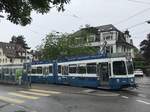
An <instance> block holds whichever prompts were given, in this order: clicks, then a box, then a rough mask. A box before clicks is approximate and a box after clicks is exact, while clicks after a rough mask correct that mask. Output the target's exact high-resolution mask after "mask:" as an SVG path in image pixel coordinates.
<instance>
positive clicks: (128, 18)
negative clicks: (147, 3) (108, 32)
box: [115, 8, 150, 25]
mask: <svg viewBox="0 0 150 112" xmlns="http://www.w3.org/2000/svg"><path fill="white" fill-rule="evenodd" d="M148 10H150V8H146V9H144V10H142V11H140V12H137V13H135V14H134V15H132V16H129V17H127V18H126V19H124V20H121V21H119V22H117V23H115V25H118V24H121V23H124V22H127V21H128V20H130V19H132V18H134V17H136V16H138V15H140V14H142V13H145V12H146V11H148Z"/></svg>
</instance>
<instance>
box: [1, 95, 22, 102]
mask: <svg viewBox="0 0 150 112" xmlns="http://www.w3.org/2000/svg"><path fill="white" fill-rule="evenodd" d="M0 100H3V101H5V102H11V103H17V104H21V103H24V101H23V100H19V99H14V98H9V97H5V96H0Z"/></svg>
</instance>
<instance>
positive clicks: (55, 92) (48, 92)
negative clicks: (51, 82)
mask: <svg viewBox="0 0 150 112" xmlns="http://www.w3.org/2000/svg"><path fill="white" fill-rule="evenodd" d="M29 90H30V91H34V92H40V93H47V94H60V93H61V92H57V91H47V90H39V89H29Z"/></svg>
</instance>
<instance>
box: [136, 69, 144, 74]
mask: <svg viewBox="0 0 150 112" xmlns="http://www.w3.org/2000/svg"><path fill="white" fill-rule="evenodd" d="M134 75H135V76H144V73H143V71H142V70H141V69H136V70H134Z"/></svg>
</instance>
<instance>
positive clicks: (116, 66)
mask: <svg viewBox="0 0 150 112" xmlns="http://www.w3.org/2000/svg"><path fill="white" fill-rule="evenodd" d="M113 74H114V75H126V74H127V72H126V66H125V62H124V61H114V62H113Z"/></svg>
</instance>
